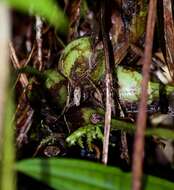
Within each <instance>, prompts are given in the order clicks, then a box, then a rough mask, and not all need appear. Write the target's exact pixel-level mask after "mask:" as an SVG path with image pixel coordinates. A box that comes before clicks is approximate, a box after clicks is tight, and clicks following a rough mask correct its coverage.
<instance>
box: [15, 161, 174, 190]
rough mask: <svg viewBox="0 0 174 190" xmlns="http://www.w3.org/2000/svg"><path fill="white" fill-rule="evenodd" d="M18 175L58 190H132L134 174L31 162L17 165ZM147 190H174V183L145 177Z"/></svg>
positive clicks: (80, 165)
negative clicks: (26, 176)
mask: <svg viewBox="0 0 174 190" xmlns="http://www.w3.org/2000/svg"><path fill="white" fill-rule="evenodd" d="M16 169H17V171H20V172H23V173H25V174H26V175H29V176H31V177H33V178H35V179H38V180H40V181H42V182H44V183H47V184H48V185H49V186H50V187H52V188H54V189H56V190H62V189H63V190H74V189H76V190H130V188H131V179H132V177H131V173H126V172H123V171H121V170H120V169H118V168H114V167H109V166H104V165H101V164H99V163H92V162H89V161H82V160H71V159H69V160H68V159H30V160H24V161H20V162H18V163H17V164H16ZM143 179H144V181H143V186H144V190H154V189H158V190H164V189H165V190H173V189H174V183H172V182H169V181H167V180H164V179H160V178H157V177H153V176H144V178H143Z"/></svg>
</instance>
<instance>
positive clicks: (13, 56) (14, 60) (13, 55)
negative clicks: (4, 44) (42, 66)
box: [9, 42, 28, 88]
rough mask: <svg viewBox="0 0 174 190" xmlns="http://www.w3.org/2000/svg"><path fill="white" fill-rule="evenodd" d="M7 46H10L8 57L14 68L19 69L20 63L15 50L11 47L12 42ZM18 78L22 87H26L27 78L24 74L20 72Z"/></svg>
mask: <svg viewBox="0 0 174 190" xmlns="http://www.w3.org/2000/svg"><path fill="white" fill-rule="evenodd" d="M9 48H10V58H11V61H12V64H13V66H14V68H15V69H20V68H21V65H20V63H19V60H18V58H17V55H16V51H15V49H14V47H13V44H12V42H10V43H9ZM19 80H20V83H21V85H22V87H23V88H26V87H27V85H28V79H27V76H26V74H20V77H19Z"/></svg>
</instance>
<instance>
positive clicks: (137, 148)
mask: <svg viewBox="0 0 174 190" xmlns="http://www.w3.org/2000/svg"><path fill="white" fill-rule="evenodd" d="M156 4H157V0H150V2H149V10H148V18H147V28H146V39H145V51H144V57H143V60H142V62H143V68H142V72H143V79H142V84H141V99H140V104H139V111H138V118H137V123H136V133H135V141H134V153H133V167H132V170H133V184H132V189H133V190H140V188H141V179H142V173H143V171H142V167H143V166H142V165H143V152H144V132H145V128H146V119H147V113H146V112H147V98H148V91H147V89H148V81H149V78H150V75H149V72H150V64H151V59H152V46H153V35H154V27H155V18H156Z"/></svg>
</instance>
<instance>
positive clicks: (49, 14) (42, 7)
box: [1, 0, 68, 32]
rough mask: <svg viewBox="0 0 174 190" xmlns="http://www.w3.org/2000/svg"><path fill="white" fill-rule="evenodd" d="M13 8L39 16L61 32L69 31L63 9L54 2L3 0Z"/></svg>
mask: <svg viewBox="0 0 174 190" xmlns="http://www.w3.org/2000/svg"><path fill="white" fill-rule="evenodd" d="M1 1H2V2H6V3H7V4H8V5H10V6H11V7H13V8H15V9H17V10H19V11H22V12H28V13H30V14H37V15H40V16H42V17H44V18H45V19H47V20H48V22H49V23H50V24H52V25H54V26H55V27H56V28H58V30H59V31H60V32H65V31H66V29H67V25H68V22H67V18H66V17H65V15H64V13H63V11H62V10H61V8H60V7H59V6H58V5H57V4H56V3H55V1H53V0H1Z"/></svg>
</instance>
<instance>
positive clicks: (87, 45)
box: [58, 37, 174, 103]
mask: <svg viewBox="0 0 174 190" xmlns="http://www.w3.org/2000/svg"><path fill="white" fill-rule="evenodd" d="M91 44H92V41H91V38H90V37H83V38H79V39H77V40H74V41H72V42H71V43H69V44H68V45H67V46H66V48H65V49H64V51H63V53H62V55H61V57H60V60H59V65H58V69H59V71H60V72H61V73H62V74H63V75H64V76H65V77H66V78H68V79H69V80H70V81H71V82H74V83H75V82H76V80H79V81H80V83H81V84H82V85H83V84H84V83H85V82H86V81H87V80H86V78H85V77H82V76H85V73H88V74H87V76H88V77H90V79H91V80H92V81H93V82H94V84H98V82H99V81H101V80H103V79H104V72H105V69H104V68H105V67H104V56H103V52H102V50H98V52H97V55H96V59H95V62H94V63H93V62H92V61H91V58H92V54H93V51H92V45H91ZM91 64H95V65H94V66H92V65H91ZM115 73H117V78H118V86H119V89H118V91H119V97H120V101H122V102H130V103H131V102H137V101H138V100H139V99H140V92H141V81H142V75H141V74H140V73H139V72H137V71H135V70H132V69H127V68H124V67H122V66H116V67H115ZM173 91H174V86H171V85H166V92H167V95H169V94H170V93H172V92H173ZM148 94H149V99H148V103H151V102H152V101H154V100H156V99H158V98H159V83H157V82H149V85H148Z"/></svg>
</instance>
